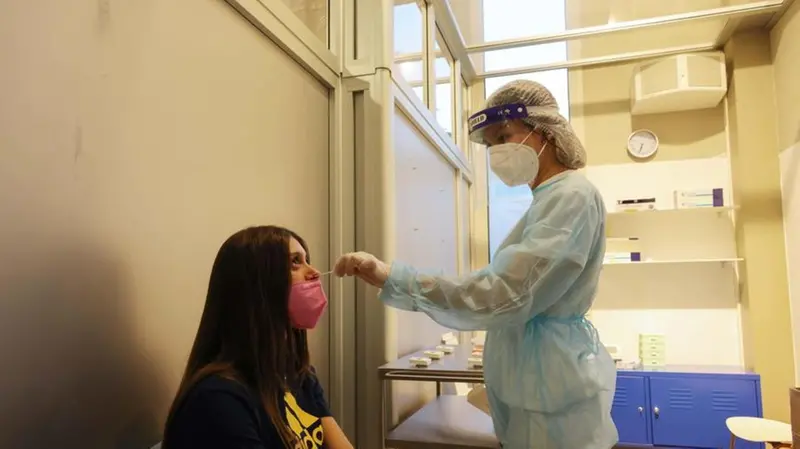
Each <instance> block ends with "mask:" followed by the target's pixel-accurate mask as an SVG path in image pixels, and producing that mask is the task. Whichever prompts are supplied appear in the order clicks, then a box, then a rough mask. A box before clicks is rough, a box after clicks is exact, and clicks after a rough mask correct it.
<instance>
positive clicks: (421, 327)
mask: <svg viewBox="0 0 800 449" xmlns="http://www.w3.org/2000/svg"><path fill="white" fill-rule="evenodd" d="M393 133H394V135H393V139H394V142H395V144H394V151H395V163H396V165H395V183H396V200H395V205H396V208H397V209H396V212H395V215H396V217H397V224H396V228H395V229H396V232H397V238H396V239H395V241H396V245H397V247H396V259H397V260H400V261H403V262H405V263H409V264H411V265H413V266H415V267H419V268H421V269H436V270H441V271H443V272H444V273H446V274H449V275H455V274H457V273H458V263H459V261H458V244H459V242H458V232H457V210H456V207H457V206H458V198H457V196H456V178H455V171H454V170H453V167H452V165H450V163H449V162H448V161H447V160H445V158H444V157H443V156H442V155H441V154H440V153H439V151H438V150H437V149H436V148H435V147H434V146H433V144H431V143H430V142H429V141H428V140H427V139H426V138H425V137H424V136H423V134H422V133H421V132H420V131H419V130H417V128H416V126H415V125H414V124H413V122H412V121H411V120H410V119H409V118H408V117H407V116H406V115H405V114H403V113H402V112H401V111H400V110H399V109H396V110H395V116H394V128H393ZM391 313H396V314H397V327H396V329H397V330H398V332H397V335H396V336H387V338H396V343H397V352H398V356H405V355H407V354H410V353H413V352H415V351H419V350H421V349H425V348H428V347H431V346H433V345H436V344H437V343H438V342H439V341H440V339H441V336H442V334H444V333H446V332H448V329H445V328H444V327H442V326H439V325H438V324H436V323H435V322H434V321H433V320H431V319H430V318H429V317H428V316H427V315H425V314H423V313H417V312H405V311H400V310H392V311H391ZM392 387H393V398H394V401H395V403H394V411H395V412H396V413H398V414H399V418H400V419H404V418H405V417H407V416H408V415H410V414H411V413H413V412H414V411H416V410H417V409H418V408H419V407H421V406H422V405H424V404H425V403H426V402H427V401H429V400H430V399H432V398H433V396H434V395H435V393H436V390H435V387H434V385H433V384H430V383H424V382H395V383H394V384H393V386H392Z"/></svg>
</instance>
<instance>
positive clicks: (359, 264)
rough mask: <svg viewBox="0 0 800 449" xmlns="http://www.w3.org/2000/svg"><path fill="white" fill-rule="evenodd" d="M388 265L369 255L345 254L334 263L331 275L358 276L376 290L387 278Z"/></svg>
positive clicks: (359, 253) (362, 253)
mask: <svg viewBox="0 0 800 449" xmlns="http://www.w3.org/2000/svg"><path fill="white" fill-rule="evenodd" d="M389 268H390V267H389V265H387V264H386V263H384V262H383V261H381V260H378V258H377V257H375V256H373V255H372V254H370V253H365V252H357V253H349V254H345V255H343V256H341V257H339V259H338V260H337V261H336V264H335V265H334V267H333V273H334V274H335V275H336V276H339V277H343V276H358V277H359V278H361V279H362V280H363V281H364V282H366V283H368V284H371V285H373V286H375V287H378V288H383V284H385V283H386V280H387V279H388V278H389Z"/></svg>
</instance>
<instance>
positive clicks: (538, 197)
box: [380, 171, 618, 449]
mask: <svg viewBox="0 0 800 449" xmlns="http://www.w3.org/2000/svg"><path fill="white" fill-rule="evenodd" d="M604 253H605V207H604V205H603V200H602V197H601V196H600V193H599V192H598V191H597V189H596V188H595V187H594V185H592V184H591V183H590V182H589V181H588V180H587V179H586V178H585V177H584V176H583V175H581V174H580V173H577V172H574V171H568V172H564V173H561V174H559V175H557V176H554V177H553V178H551V179H549V180H547V181H546V182H544V183H543V184H542V185H540V186H538V187H537V188H536V189H535V190H534V191H533V201H532V203H531V206H530V208H529V209H528V211H527V212H526V214H525V216H524V217H522V219H521V220H520V221H519V223H517V225H516V226H515V227H514V229H513V230H512V231H511V233H510V234H509V235H508V237H506V239H505V241H504V242H503V243H502V244H501V245H500V247H499V249H498V250H497V253H496V254H495V256H494V259H493V261H492V263H491V264H490V265H489V266H487V267H486V268H484V269H482V270H479V271H476V272H473V273H471V274H469V275H467V276H463V277H445V276H432V275H427V274H423V273H420V272H418V271H417V270H416V269H414V268H413V267H411V266H409V265H406V264H403V263H400V262H395V263H393V264H392V267H391V271H390V275H389V279H388V280H387V282H386V284H385V285H384V288H383V290H382V291H381V295H380V297H381V300H382V301H383V302H384V303H385V304H387V305H389V306H392V307H395V308H399V309H403V310H412V311H420V312H424V313H426V314H427V315H428V316H430V317H431V318H432V319H433V320H435V321H436V322H438V323H440V324H442V325H444V326H447V327H449V328H452V329H458V330H483V329H485V330H487V331H488V332H487V338H486V346H485V348H484V376H485V379H486V380H485V382H486V389H487V394H488V396H489V404H490V408H491V413H492V419H493V421H494V428H495V433H496V434H497V436H498V438H499V439H500V441H501V442H502V443H503V447H504V448H505V449H539V448H542V449H544V448H547V449H556V448H558V449H608V448H610V447H612V446H613V445H614V444H615V443H616V442H617V439H618V438H617V429H616V427H615V426H614V423H613V421H612V419H611V403H612V400H613V398H614V389H615V384H616V367H615V365H614V362H613V360H612V359H611V357H610V356H609V354H608V352H607V351H606V350H605V347H604V346H603V345H602V344H601V343H600V341H599V338H598V335H597V331H596V330H595V328H594V327H593V326H592V324H591V323H590V322H589V321H588V320H587V319H586V318H585V314H586V312H587V311H588V310H589V307H590V306H591V304H592V301H593V300H594V297H595V293H596V292H597V283H598V279H599V277H600V270H601V268H602V264H603V255H604Z"/></svg>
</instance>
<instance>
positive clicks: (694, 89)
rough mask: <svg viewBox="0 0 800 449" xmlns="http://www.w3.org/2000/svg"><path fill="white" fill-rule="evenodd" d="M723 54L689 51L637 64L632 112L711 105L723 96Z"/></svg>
mask: <svg viewBox="0 0 800 449" xmlns="http://www.w3.org/2000/svg"><path fill="white" fill-rule="evenodd" d="M727 90H728V82H727V78H726V74H725V54H724V53H722V52H708V53H692V54H683V55H676V56H670V57H668V58H664V59H659V60H656V61H648V62H644V63H641V64H638V65H637V66H636V67H634V69H633V80H632V82H631V114H633V115H643V114H658V113H662V112H678V111H689V110H694V109H706V108H713V107H715V106H717V105H718V104H719V102H720V101H722V99H723V98H724V97H725V92H726V91H727Z"/></svg>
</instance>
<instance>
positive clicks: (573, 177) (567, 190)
mask: <svg viewBox="0 0 800 449" xmlns="http://www.w3.org/2000/svg"><path fill="white" fill-rule="evenodd" d="M553 193H555V194H556V195H557V196H574V197H581V198H585V199H586V200H587V201H588V202H596V201H602V199H603V197H602V196H601V195H600V191H599V190H597V187H595V185H594V184H592V182H591V181H589V180H588V179H586V177H585V176H583V174H581V173H578V172H570V173H569V174H568V175H567V176H565V177H564V179H562V180H561V182H557V183H555V184H554V185H553Z"/></svg>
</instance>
